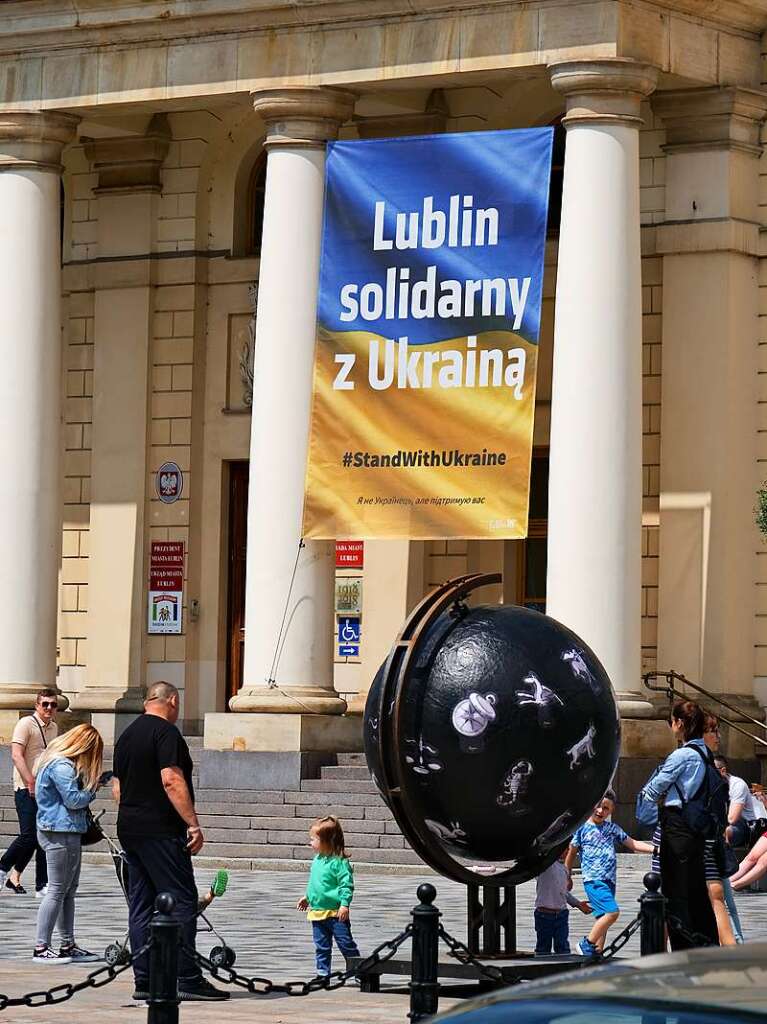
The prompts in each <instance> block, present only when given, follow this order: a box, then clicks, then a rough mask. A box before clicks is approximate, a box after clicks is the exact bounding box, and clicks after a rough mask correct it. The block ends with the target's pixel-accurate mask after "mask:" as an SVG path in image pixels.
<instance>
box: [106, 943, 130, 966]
mask: <svg viewBox="0 0 767 1024" xmlns="http://www.w3.org/2000/svg"><path fill="white" fill-rule="evenodd" d="M126 953H127V950H124V949H123V947H122V946H119V945H118V944H117V943H116V942H111V943H110V944H109V945H108V946H107V948H106V949H105V950H104V959H105V960H106V962H107V963H108V964H109V966H110V967H116V966H117V965H118V964H120V963H125V962H126V961H125V960H124V959H123V957H125V956H126ZM126 959H127V957H126Z"/></svg>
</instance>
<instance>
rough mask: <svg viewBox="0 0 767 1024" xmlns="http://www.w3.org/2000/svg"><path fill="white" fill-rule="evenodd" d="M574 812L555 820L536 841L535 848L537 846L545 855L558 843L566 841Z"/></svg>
mask: <svg viewBox="0 0 767 1024" xmlns="http://www.w3.org/2000/svg"><path fill="white" fill-rule="evenodd" d="M573 817H574V815H573V812H572V811H564V812H563V813H562V814H560V815H559V817H558V818H555V819H554V821H552V823H551V824H550V825H549V827H548V828H547V829H546V830H545V831H544V832H541V834H540V835H539V836H538V838H537V839H536V840H535V841H534V843H533V846H537V847H538V848H539V849H540V850H542V851H543V852H544V853H545V852H546V851H547V850H550V849H551V848H552V846H556V845H557V843H558V842H559V841H560V840H561V839H564V838H565V836H566V835H567V833H568V832H569V831H570V823H571V822H572V820H573Z"/></svg>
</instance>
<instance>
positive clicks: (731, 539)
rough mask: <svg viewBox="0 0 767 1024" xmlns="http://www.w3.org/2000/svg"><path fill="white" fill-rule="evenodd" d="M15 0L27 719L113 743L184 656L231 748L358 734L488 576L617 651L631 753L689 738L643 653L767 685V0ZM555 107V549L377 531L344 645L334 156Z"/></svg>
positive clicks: (7, 686)
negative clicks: (323, 462) (401, 537)
mask: <svg viewBox="0 0 767 1024" xmlns="http://www.w3.org/2000/svg"><path fill="white" fill-rule="evenodd" d="M3 8H4V9H3V17H2V20H1V21H0V209H1V210H2V211H3V215H2V225H3V227H2V230H0V268H1V271H0V310H1V311H2V314H1V315H2V323H3V330H2V331H1V332H0V351H1V352H2V359H1V365H2V370H3V372H2V375H1V376H0V517H1V519H2V521H0V735H1V736H2V737H3V738H4V741H5V742H7V741H8V737H9V732H10V729H11V728H12V725H13V723H14V721H16V720H17V717H18V714H19V713H20V712H21V711H23V710H24V709H28V708H29V707H31V702H32V698H33V695H34V692H35V690H36V688H37V687H38V686H39V685H40V684H50V683H53V682H54V681H55V680H56V679H57V680H58V685H59V687H60V689H61V690H62V691H63V692H64V693H65V694H66V695H67V697H68V698H69V701H70V703H71V706H72V708H73V710H74V711H75V712H76V713H77V714H78V716H87V717H90V718H91V719H92V720H93V721H94V722H95V723H97V724H98V725H99V726H100V727H101V728H102V729H103V730H104V732H105V735H106V736H107V738H109V737H110V736H113V735H114V734H115V732H117V731H119V729H120V728H121V727H123V725H124V723H125V722H126V721H129V720H130V717H131V716H132V715H133V714H135V713H136V712H137V711H138V710H139V708H140V707H141V695H142V689H143V688H144V687H145V686H146V685H147V684H148V683H149V682H151V681H154V680H157V679H169V680H170V681H172V682H174V683H176V684H177V685H178V686H179V687H180V688H181V690H182V691H183V695H184V712H183V714H184V720H185V722H186V725H187V728H188V729H189V730H190V731H198V732H202V731H204V735H205V745H206V747H208V748H210V749H218V750H222V751H225V750H228V751H232V750H234V751H241V750H249V751H255V752H259V753H261V754H264V755H269V754H270V753H271V752H274V751H302V750H304V751H307V750H308V751H322V750H324V751H332V750H338V749H356V748H357V746H358V744H359V717H358V715H356V714H355V711H359V708H360V705H361V702H362V700H363V699H364V693H365V691H366V688H367V687H368V685H369V682H370V680H371V679H372V676H373V674H374V672H375V669H376V668H377V666H378V664H379V663H380V661H381V660H382V658H383V657H384V655H385V653H386V651H387V650H388V647H389V645H390V643H391V641H392V639H393V637H394V636H395V634H396V631H397V628H398V626H399V624H400V623H401V621H402V620H403V618H404V616H405V614H406V613H407V611H408V610H409V608H411V607H412V605H413V604H414V602H416V601H417V600H418V599H419V598H420V597H421V596H422V594H423V593H424V592H425V590H426V589H427V588H428V587H429V586H430V585H432V584H434V583H437V582H441V581H442V580H444V579H445V578H447V577H449V576H451V575H456V574H458V573H461V572H464V571H467V570H473V569H477V568H482V569H501V570H502V571H503V573H504V583H503V587H502V590H501V589H498V591H497V592H496V593H495V594H488V595H486V596H487V597H493V596H494V597H496V598H502V599H503V600H506V601H517V602H524V603H527V604H529V605H531V606H533V607H543V606H544V603H546V604H547V607H548V610H549V611H550V612H551V613H552V614H554V615H556V616H557V617H560V618H561V619H562V620H563V621H565V622H566V623H567V624H569V625H571V626H572V627H573V628H574V629H575V630H576V631H577V632H579V633H580V634H581V635H582V636H583V637H584V639H586V640H587V642H589V643H590V644H591V645H592V646H593V648H594V649H595V650H596V652H597V653H598V654H599V655H600V657H601V658H602V659H603V661H604V662H605V665H606V667H607V668H608V671H609V672H610V674H611V676H612V678H613V681H614V684H615V687H616V690H617V691H618V694H619V699H620V704H621V711H622V714H623V716H624V720H625V725H626V728H625V730H624V735H625V742H626V751H625V752H626V754H630V755H639V754H650V753H655V752H658V751H660V750H661V749H663V748H664V747H665V745H666V744H667V742H668V741H667V737H666V735H665V731H664V730H665V726H663V724H662V722H661V721H660V720H659V718H658V712H657V711H656V710H655V708H654V706H653V705H652V703H651V702H650V700H649V695H648V693H647V692H646V691H645V690H643V687H642V683H641V672H642V670H643V669H645V670H646V669H654V668H655V667H658V668H662V669H665V668H675V669H677V670H679V671H682V672H684V673H685V674H687V675H688V676H689V677H690V678H693V679H697V680H701V681H702V682H703V684H704V685H706V686H707V688H709V689H711V690H713V691H715V692H717V693H724V694H728V695H730V696H734V697H736V699H737V700H738V702H739V703H740V704H742V705H743V706H744V707H748V708H750V709H752V710H754V709H757V708H759V707H760V706H761V705H763V704H765V703H767V548H765V547H764V546H763V544H762V542H761V539H760V536H759V533H758V531H757V529H756V527H755V525H754V515H753V508H754V505H755V502H756V491H757V488H758V487H759V485H760V484H761V482H762V480H763V479H764V476H765V475H767V474H765V470H764V468H763V464H764V463H765V462H767V414H766V413H765V410H767V334H766V333H765V329H764V327H763V325H764V324H765V323H767V274H765V271H764V270H763V269H762V257H763V254H764V246H765V243H764V238H765V229H767V164H765V157H763V156H762V144H761V140H762V131H763V128H762V126H763V122H764V119H765V117H767V88H765V78H766V77H767V72H765V70H764V54H763V50H764V43H763V35H762V33H763V31H764V30H765V29H766V28H767V2H765V0H720V2H718V3H716V4H711V3H709V2H703V0H682V2H675V3H662V2H657V3H650V2H644V0H534V2H525V3H519V2H516V0H472V2H471V3H469V2H466V0H425V2H423V3H412V2H403V0H316V2H312V3H298V4H296V3H294V2H292V0H291V2H288V0H274V2H272V3H270V4H268V5H265V4H263V3H260V2H258V0H185V2H181V0H162V2H161V0H148V2H145V3H143V4H141V5H140V7H137V6H136V5H135V4H134V3H131V2H129V0H112V2H111V3H108V4H101V5H98V4H93V3H92V2H86V0H67V2H64V0H39V2H37V0H35V2H31V3H30V2H29V0H7V2H6V3H5V4H4V5H3ZM552 124H553V125H556V126H557V127H556V140H557V142H556V150H557V154H558V156H557V159H555V165H556V166H555V170H554V175H553V182H552V204H551V205H552V214H551V221H550V230H549V240H548V243H547V254H546V287H545V297H544V312H543V331H542V339H541V359H540V361H539V381H538V401H537V408H536V419H535V439H534V441H535V453H534V472H533V505H532V509H531V534H530V537H529V539H528V540H527V541H513V542H511V541H510V542H501V541H498V542H496V541H493V542H479V541H462V540H450V541H430V542H410V543H408V542H405V541H388V542H382V541H378V542H376V541H370V542H367V543H366V545H365V564H364V569H362V570H338V576H339V577H353V578H354V579H357V578H358V577H361V579H362V592H363V602H364V603H363V610H362V621H363V643H362V650H361V657H360V658H359V659H338V658H337V657H335V656H334V653H335V649H336V647H335V644H334V633H335V617H334V605H333V585H334V577H335V576H336V569H335V566H334V558H333V550H332V545H329V544H320V543H311V544H308V545H306V547H305V548H303V549H302V550H301V551H300V552H299V553H298V557H297V551H298V541H299V536H300V511H301V501H302V495H303V479H304V464H305V453H306V429H307V424H308V416H309V397H310V384H311V370H312V357H313V343H314V333H313V324H314V303H315V298H316V287H317V264H318V254H319V238H320V229H321V213H322V174H323V165H324V145H325V142H326V141H327V140H328V139H333V138H336V137H340V138H351V139H353V138H357V137H360V138H370V137H373V136H390V135H407V134H419V133H425V132H439V131H461V132H464V131H466V132H471V131H474V130H479V129H496V128H518V127H529V126H539V125H552ZM766 265H767V264H766ZM254 350H255V372H253V357H254ZM285 365H290V367H291V371H292V372H291V373H290V374H289V375H286V374H285V373H283V372H281V371H282V369H284V367H285ZM166 462H174V463H176V464H178V466H179V467H180V468H181V470H182V471H183V474H184V483H183V491H182V494H181V497H180V499H179V500H178V501H176V502H174V503H172V504H167V503H164V502H162V501H161V500H160V499H159V497H158V494H157V489H156V474H157V470H158V469H159V467H160V466H161V465H163V464H164V463H166ZM248 493H249V501H248V503H247V506H246V496H247V495H248ZM246 508H247V511H246ZM157 540H160V541H182V542H183V544H184V549H185V567H184V602H183V603H184V607H183V622H184V627H183V632H182V633H181V634H180V635H149V634H148V632H147V593H148V572H149V565H148V562H149V551H150V547H151V543H152V542H153V541H157ZM294 568H295V570H296V577H295V584H294V586H293V589H292V592H291V597H290V601H289V605H288V608H287V616H286V622H287V623H288V626H287V630H286V631H285V633H284V642H283V643H282V644H281V647H280V659H279V665H278V670H277V672H276V673H274V672H273V671H272V663H273V660H274V654H275V644H276V642H277V638H278V636H279V635H280V625H281V622H282V619H283V615H284V613H285V600H286V596H287V594H288V589H289V584H290V580H291V576H292V573H293V571H294ZM246 569H247V573H246V571H245V570H246ZM57 673H58V675H57ZM272 676H273V677H274V678H272ZM270 682H271V683H272V685H270ZM275 683H276V685H274V684H275ZM347 705H348V707H349V711H347ZM229 707H231V709H232V710H231V711H229V710H227V708H229ZM345 712H346V713H345ZM740 753H741V754H742V755H743V756H745V754H746V753H750V751H747V750H745V748H744V749H741V750H740Z"/></svg>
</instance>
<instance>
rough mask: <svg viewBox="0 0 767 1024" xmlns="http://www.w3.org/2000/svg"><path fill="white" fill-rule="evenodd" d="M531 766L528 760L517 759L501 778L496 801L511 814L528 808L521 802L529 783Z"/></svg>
mask: <svg viewBox="0 0 767 1024" xmlns="http://www.w3.org/2000/svg"><path fill="white" fill-rule="evenodd" d="M532 774H533V766H532V765H531V764H530V762H529V761H517V763H516V764H515V765H514V766H513V767H512V768H510V769H509V771H508V772H507V773H506V777H505V778H504V780H503V789H502V790H501V794H500V796H498V797H497V799H496V803H497V804H498V806H499V807H507V808H508V809H509V810H510V811H511V813H512V814H526V813H527V811H528V810H529V808H528V807H527V806H526V805H525V804H524V803H523V797H525V796H526V795H527V789H528V786H529V785H530V776H531V775H532Z"/></svg>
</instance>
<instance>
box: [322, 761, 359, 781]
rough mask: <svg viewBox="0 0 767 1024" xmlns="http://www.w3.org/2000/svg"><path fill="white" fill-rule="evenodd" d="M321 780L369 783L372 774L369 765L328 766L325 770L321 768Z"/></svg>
mask: <svg viewBox="0 0 767 1024" xmlns="http://www.w3.org/2000/svg"><path fill="white" fill-rule="evenodd" d="M320 779H321V780H323V779H328V780H335V779H358V780H362V781H363V782H369V781H370V772H369V771H368V768H367V765H356V764H354V765H348V764H339V765H328V766H326V767H325V768H320Z"/></svg>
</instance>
